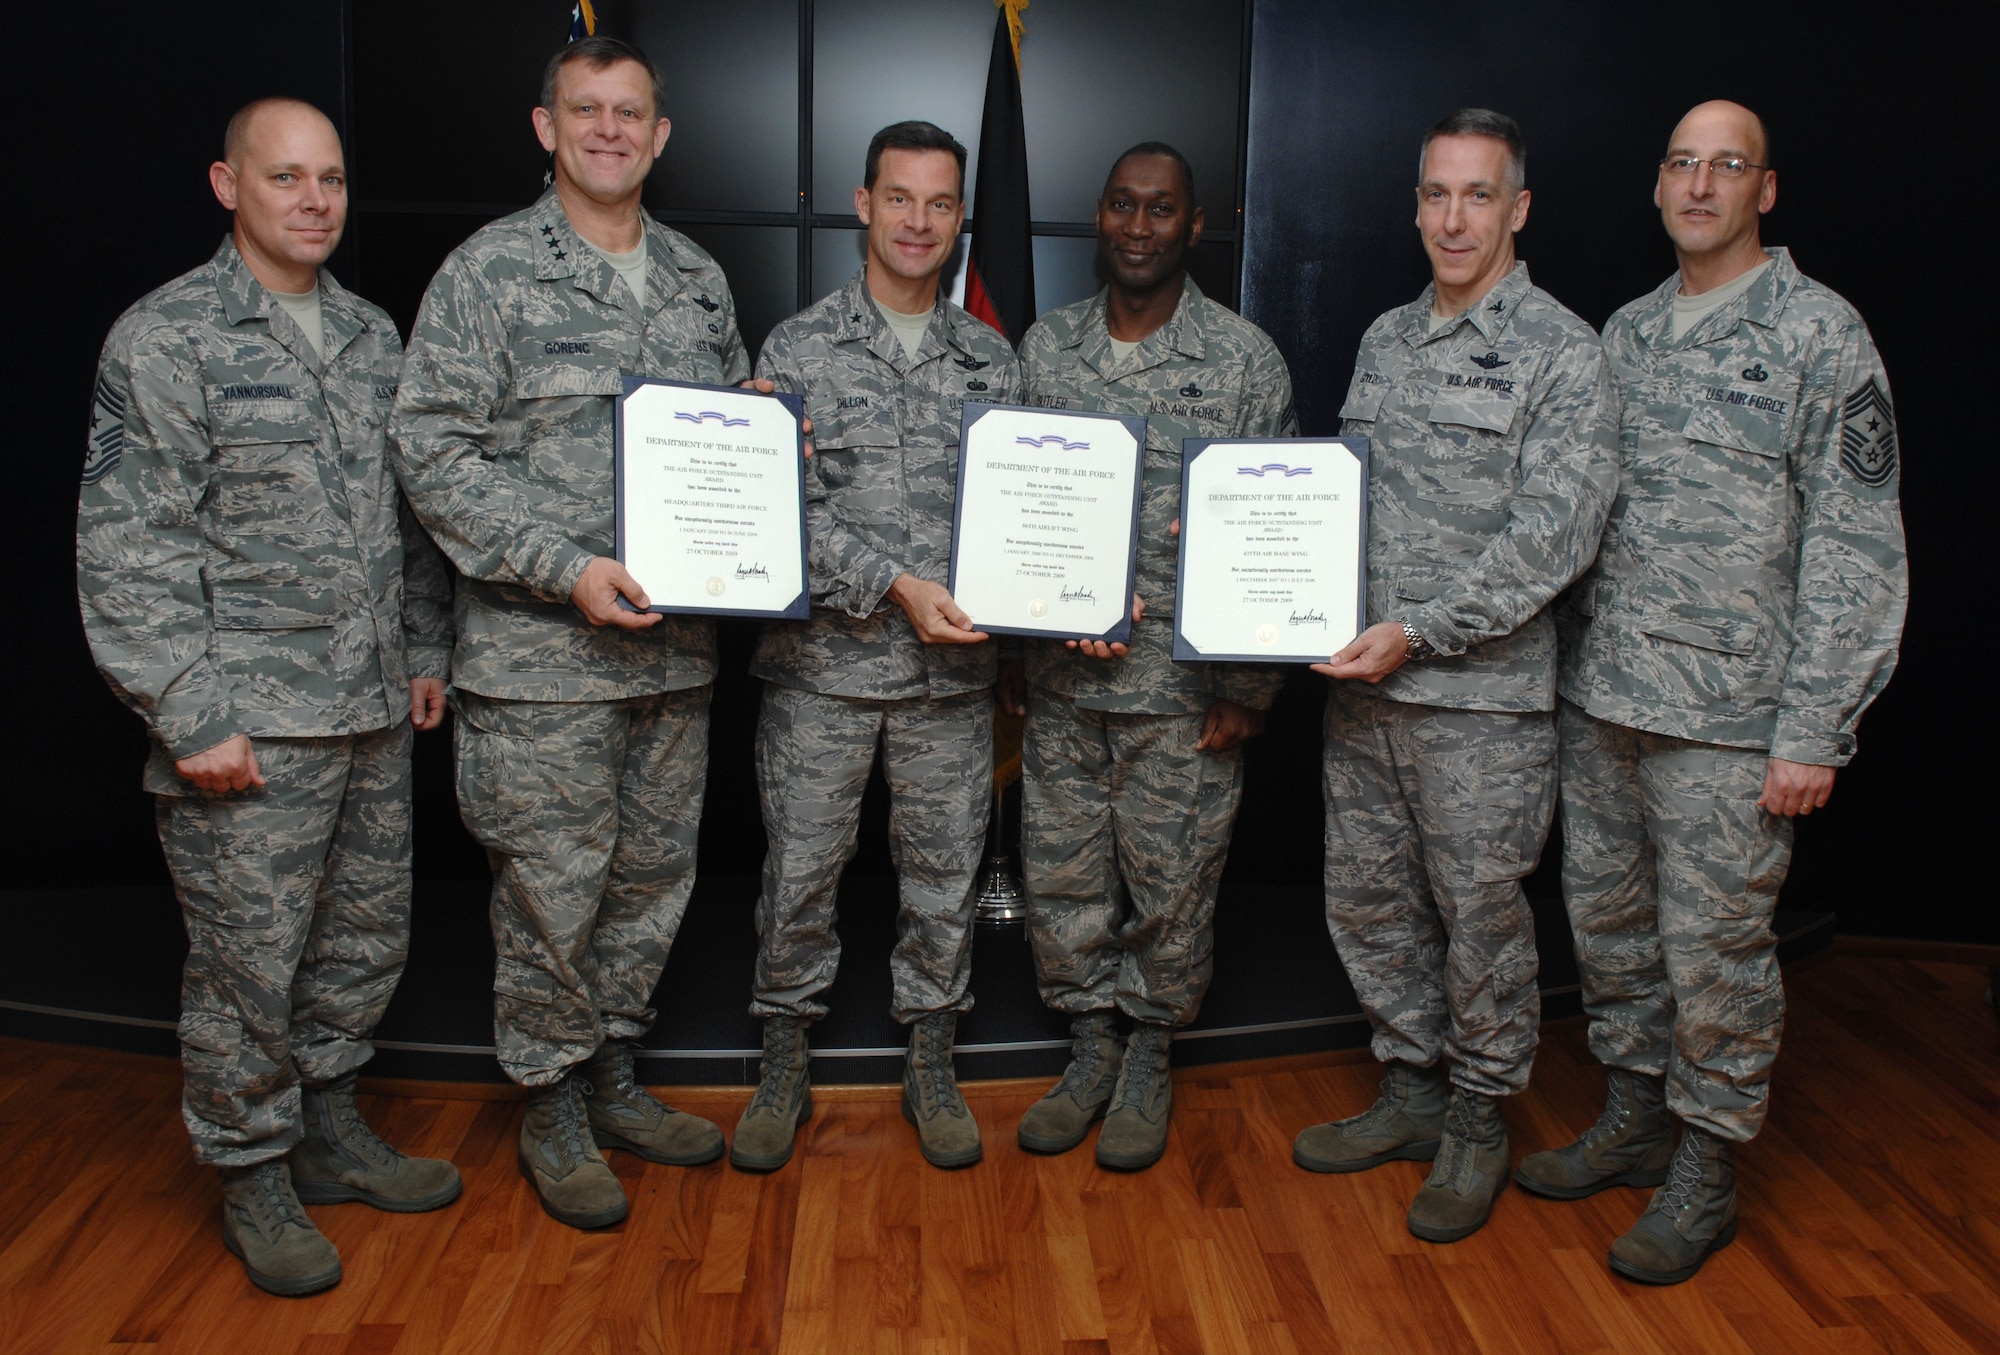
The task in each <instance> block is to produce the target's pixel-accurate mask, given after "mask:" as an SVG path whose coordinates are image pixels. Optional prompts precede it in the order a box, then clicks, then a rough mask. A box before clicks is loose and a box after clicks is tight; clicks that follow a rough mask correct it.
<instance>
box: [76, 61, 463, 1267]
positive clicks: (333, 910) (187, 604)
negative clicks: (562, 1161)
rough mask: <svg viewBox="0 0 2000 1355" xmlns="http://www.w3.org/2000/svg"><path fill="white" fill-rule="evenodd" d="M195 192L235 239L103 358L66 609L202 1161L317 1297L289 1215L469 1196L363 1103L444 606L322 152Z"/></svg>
mask: <svg viewBox="0 0 2000 1355" xmlns="http://www.w3.org/2000/svg"><path fill="white" fill-rule="evenodd" d="M209 184H210V186H211V188H213V190H214V192H215V196H216V199H217V200H218V201H220V202H221V203H222V205H223V206H224V207H225V208H227V209H229V211H230V212H231V213H233V214H234V225H233V227H232V229H231V231H230V234H229V236H228V238H226V239H225V240H223V242H222V245H221V247H220V248H219V249H217V250H216V252H215V257H214V258H212V259H210V260H209V261H208V262H207V263H205V264H203V265H202V266H201V267H199V268H197V269H195V270H194V271H193V272H191V273H187V274H185V275H183V276H181V277H179V278H176V279H175V280H174V281H172V282H170V283H168V284H167V285H166V286H164V287H161V288H160V289H159V290H157V291H155V292H153V293H151V294H150V295H148V296H146V297H145V298H143V299H142V300H141V301H140V302H139V303H138V304H137V305H135V306H133V307H132V308H131V309H130V310H128V311H126V312H125V314H124V315H123V316H121V317H120V318H119V320H118V323H117V324H116V325H114V326H113V327H112V330H111V335H110V337H109V338H108V339H106V340H105V344H104V352H103V356H102V358H101V359H100V361H99V366H98V375H97V388H96V396H95V402H94V404H93V406H92V409H91V426H90V435H89V449H88V453H87V455H86V457H85V460H84V464H83V477H82V478H83V488H82V494H81V499H80V503H79V505H78V512H77V551H76V554H77V592H78V595H79V598H80V600H81V602H82V608H83V622H84V630H85V633H86V634H87V635H88V637H89V640H90V646H91V651H92V654H93V655H94V656H95V658H96V661H97V666H98V668H99V670H100V671H101V672H102V673H103V674H104V677H105V679H106V681H108V682H109V683H110V684H111V687H112V690H113V691H115V692H116V693H117V694H118V696H119V697H120V699H122V700H123V701H124V702H125V704H126V705H128V706H130V707H131V708H132V709H133V710H134V711H135V712H137V713H138V715H139V716H140V718H141V719H143V720H144V721H145V723H146V728H147V732H148V733H149V734H150V735H151V736H152V752H151V756H150V757H149V759H148V761H147V763H146V770H145V786H146V789H147V790H149V791H151V792H152V793H153V794H154V796H155V797H156V809H157V818H158V824H159V832H160V843H161V846H162V847H163V848H164V849H165V852H166V858H167V867H168V869H169V871H170V872H171V874H172V876H173V880H174V888H175V892H176V893H177V894H178V895H179V897H180V902H181V909H182V914H183V918H184V921H185V923H186V926H187V933H188V957H187V964H186V968H185V969H184V971H183V974H182V983H181V1019H180V1042H181V1064H182V1069H183V1073H184V1078H185V1090H184V1094H183V1098H182V1115H183V1118H184V1119H185V1121H186V1123H187V1128H188V1132H189V1134H190V1136H191V1137H192V1139H193V1141H194V1154H195V1159H196V1161H198V1162H202V1163H206V1164H208V1165H211V1166H214V1167H218V1168H220V1169H221V1175H222V1198H223V1211H222V1235H223V1241H224V1243H225V1245H227V1246H228V1248H229V1250H230V1251H231V1252H233V1253H235V1254H236V1255H237V1256H238V1257H240V1258H241V1259H242V1261H243V1264H244V1268H245V1269H246V1270H247V1271H248V1273H249V1276H250V1279H251V1280H252V1281H253V1282H255V1283H256V1284H257V1285H258V1286H259V1287H261V1288H263V1289H266V1290H269V1291H270V1292H272V1293H274V1294H287V1295H296V1294H309V1293H313V1292H315V1291H317V1290H320V1289H325V1288H327V1287H329V1286H330V1285H333V1284H335V1283H338V1282H339V1280H340V1256H339V1253H338V1252H337V1251H336V1250H335V1249H334V1246H333V1244H332V1243H331V1242H330V1241H328V1240H327V1239H326V1237H325V1236H323V1235H322V1234H321V1233H320V1232H319V1230H318V1229H317V1228H315V1227H314V1226H313V1223H312V1220H311V1219H309V1218H308V1217H307V1216H306V1213H305V1210H304V1208H303V1207H302V1204H301V1202H302V1201H303V1202H305V1203H316V1204H317V1203H332V1202H335V1201H340V1200H359V1201H362V1202H364V1203H367V1204H371V1205H374V1206H375V1207H377V1208H379V1209H388V1210H394V1211H397V1212H405V1213H410V1212H417V1211H421V1210H427V1209H436V1208H438V1207H439V1206H441V1205H445V1204H448V1203H450V1202H451V1201H452V1200H454V1199H456V1198H457V1197H458V1193H459V1189H460V1182H459V1175H458V1171H457V1169H456V1168H454V1167H453V1166H452V1165H451V1164H450V1163H449V1162H441V1161H431V1160H426V1159H422V1158H409V1157H404V1156H403V1155H402V1154H400V1153H398V1152H397V1151H396V1150H395V1149H394V1148H391V1147H390V1146H389V1145H388V1144H386V1143H384V1142H383V1141H382V1140H381V1139H379V1138H377V1137H376V1136H375V1134H374V1133H373V1132H371V1131H370V1130H369V1128H368V1126H367V1124H366V1123H364V1122H363V1120H362V1118H361V1115H360V1112H359V1109H358V1107H357V1105H356V1102H355V1096H354V1081H355V1070H356V1069H357V1068H359V1067H360V1066H361V1065H362V1064H363V1063H365V1062H367V1060H368V1059H369V1058H370V1057H371V1056H372V1054H373V1053H374V1050H373V1048H372V1047H371V1046H370V1045H369V1043H368V1037H369V1034H370V1032H372V1031H373V1030H374V1028H375V1024H376V1022H377V1021H378V1020H379V1019H380V1018H381V1015H382V1012H383V1009H384V1008H386V1007H387V1006H388V1005H389V997H390V995H391V994H392V993H393V992H394V991H395V988H396V980H397V979H398V977H399V976H400V975H401V973H402V968H403V959H404V956H405V954H406V953H407V951H408V947H409V930H410V743H411V730H412V728H413V727H414V728H416V729H431V728H434V727H435V726H436V725H437V724H438V723H439V721H440V720H441V719H442V718H443V712H444V688H445V678H446V670H447V664H448V662H449V656H450V645H451V634H450V625H451V623H450V583H449V581H448V576H447V575H446V573H445V570H444V565H443V561H442V559H441V557H440V556H439V555H438V554H437V551H436V549H435V547H433V546H432V545H431V543H430V540H429V539H428V538H427V537H425V536H424V534H423V532H422V531H421V530H420V529H418V528H417V527H416V526H415V525H414V519H412V518H411V517H410V515H409V512H408V510H407V509H406V508H405V507H404V505H403V502H402V499H401V497H400V496H399V495H398V493H397V490H396V482H395V478H394V475H393V473H392V472H391V469H390V466H389V462H388V456H387V448H386V446H385V437H384V433H383V429H384V427H385V426H386V422H387V415H388V411H389V402H390V401H391V400H392V399H393V398H394V396H395V394H396V379H397V372H398V371H399V369H400V367H401V358H402V344H401V342H400V341H399V340H398V338H397V334H396V328H395V326H394V325H393V324H391V323H390V320H389V317H388V316H387V315H385V314H383V313H382V312H381V311H380V310H378V309H376V308H375V307H374V306H371V305H369V304H368V303H367V302H365V301H363V300H361V299H360V298H359V297H356V296H354V295H353V294H352V293H350V292H348V291H347V290H346V289H345V288H343V287H341V285H340V284H339V283H337V282H335V281H334V280H333V275H332V274H330V273H328V272H327V271H326V270H325V268H324V267H323V265H324V264H325V262H326V259H327V256H328V255H330V254H331V253H332V252H333V249H334V246H335V245H336V244H338V243H339V241H340V232H341V226H342V224H343V223H344V222H345V220H346V215H347V173H346V169H345V168H344V165H343V159H342V155H341V148H340V139H339V137H338V136H337V135H336V134H335V132H334V129H333V124H332V123H330V122H328V121H327V120H326V117H325V116H324V115H323V114H322V113H320V111H319V110H318V109H316V108H313V107H312V106H311V105H309V104H304V103H299V102H296V101H293V100H263V101H260V102H258V103H255V104H252V105H250V106H249V107H247V108H245V109H243V110H242V111H241V112H239V113H238V114H237V115H236V116H235V117H234V118H232V119H231V120H230V123H229V129H228V132H227V134H226V136H225V138H224V147H223V158H222V159H221V160H218V161H217V162H216V163H215V164H213V165H211V166H210V167H209Z"/></svg>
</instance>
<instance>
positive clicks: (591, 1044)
mask: <svg viewBox="0 0 2000 1355" xmlns="http://www.w3.org/2000/svg"><path fill="white" fill-rule="evenodd" d="M664 97H665V96H664V91H663V90H662V89H661V86H660V76H659V72H658V70H657V69H656V68H655V67H654V66H653V64H652V62H651V61H650V60H648V59H647V57H646V55H645V53H643V52H641V51H640V50H639V49H638V48H636V47H633V46H631V45H630V44H628V43H624V42H620V41H618V40H616V39H613V38H602V37H592V38H585V39H582V40H580V41H578V42H574V43H572V44H570V45H569V46H567V47H565V48H563V49H562V50H561V51H559V52H557V53H556V54H555V56H554V57H553V58H551V59H550V61H549V64H548V68H547V71H546V73H545V75H544V77H543V83H542V98H541V103H540V104H539V105H538V106H537V107H536V108H535V109H534V112H533V118H534V128H535V135H536V136H537V137H538V138H539V139H540V141H541V143H542V146H543V147H544V148H545V149H547V150H548V151H549V152H550V153H551V155H552V156H553V158H554V162H555V183H554V186H553V187H552V188H551V189H550V191H549V192H547V193H545V194H543V196H542V199H541V201H539V202H537V203H536V204H535V205H534V206H533V207H530V208H529V209H528V210H527V211H525V212H517V213H516V214H514V215H513V216H509V217H503V218H501V219H500V220H499V221H496V222H494V223H493V224H492V225H490V226H487V227H486V228H485V229H483V230H481V231H479V232H478V233H477V234H475V235H474V236H473V237H472V238H471V239H470V240H467V241H466V242H465V243H464V244H463V245H461V246H459V247H458V249H457V250H455V251H454V252H453V253H452V255H451V257H450V258H449V259H447V260H446V261H445V264H444V267H443V268H442V269H441V270H439V272H438V275H437V277H436V279H434V280H433V281H432V283H431V287H430V292H429V294H428V295H426V296H425V297H424V304H423V310H422V312H421V313H420V314H419V315H418V317H417V325H416V330H415V332H414V334H413V335H412V336H411V339H410V354H409V361H408V364H407V366H406V367H405V368H404V372H403V384H402V391H401V394H400V395H399V396H398V397H397V400H396V408H395V414H394V420H393V424H392V433H393V435H394V439H395V444H396V454H397V464H398V469H399V471H400V473H401V475H402V477H403V485H404V489H405V491H406V492H407V493H408V494H409V496H410V502H411V504H412V505H413V506H414V507H415V508H416V510H417V513H418V515H419V516H420V517H422V518H423V519H424V521H425V523H426V524H427V525H428V526H429V527H430V528H431V531H432V532H433V533H434V534H435V535H436V537H437V539H438V543H439V544H440V545H441V546H442V547H443V548H444V551H445V553H446V554H447V555H448V556H450V557H451V560H452V562H453V563H454V564H456V565H457V566H458V568H459V571H460V573H461V574H462V575H463V576H464V577H463V579H462V580H461V581H460V583H459V592H458V622H459V630H458V637H459V638H458V652H457V655H456V658H455V659H454V663H453V670H452V685H453V708H454V710H455V712H456V714H457V729H456V736H455V740H454V747H455V753H456V758H457V768H458V803H459V811H460V813H461V815H462V816H463V817H464V819H465V824H466V828H467V829H468V831H470V832H471V833H472V835H473V836H474V837H475V838H477V839H478V840H479V842H480V844H481V845H482V846H484V847H485V848H486V851H487V857H488V860H489V862H490V863H491V865H492V869H493V901H492V913H493V939H494V945H495V948H496V949H497V951H498V960H497V967H496V969H495V972H494V977H493V989H494V996H493V1025H494V1035H495V1038H496V1042H497V1044H498V1046H499V1054H500V1066H501V1068H502V1069H504V1070H505V1071H506V1073H507V1075H508V1076H509V1077H510V1078H512V1079H513V1080H514V1081H516V1082H518V1083H521V1084H523V1085H524V1086H526V1087H527V1089H528V1113H527V1118H526V1121H525V1122H524V1124H523V1125H522V1128H521V1140H520V1167H521V1171H522V1173H523V1175H525V1176H527V1177H528V1179H529V1180H530V1181H532V1182H533V1183H534V1186H535V1189H536V1191H537V1192H538V1194H539V1196H540V1198H541V1201H542V1207H543V1208H544V1209H545V1210H547V1211H548V1213H549V1214H550V1215H551V1216H552V1217H554V1218H557V1219H560V1220H562V1221H563V1222H564V1223H567V1224H570V1225H572V1226H574V1227H578V1228H595V1227H602V1226H605V1225H608V1224H612V1223H616V1222H618V1221H619V1220H620V1219H622V1218H624V1217H625V1214H626V1208H627V1206H626V1201H625V1192H624V1190H623V1188H622V1187H621V1186H620V1185H619V1184H618V1179H617V1177H616V1176H614V1175H613V1174H612V1171H611V1169H610V1168H609V1167H608V1166H606V1165H605V1163H604V1159H603V1157H602V1156H601V1155H600V1154H599V1152H598V1149H599V1148H600V1147H608V1148H617V1149H621V1150H624V1151H627V1152H633V1153H637V1154H639V1155H640V1156H642V1157H644V1158H646V1159H648V1160H649V1161H653V1162H664V1163H669V1164H672V1165H680V1166H688V1165H694V1164H697V1163H702V1162H709V1161H712V1160H714V1159H715V1158H717V1157H719V1156H720V1155H721V1153H722V1133H721V1131H720V1130H718V1129H717V1128H716V1127H715V1126H714V1125H712V1124H710V1123H709V1122H708V1121H706V1120H703V1119H699V1118H697V1117H696V1116H693V1115H686V1114H683V1113H681V1112H679V1111H676V1110H671V1109H669V1108H668V1107H666V1106H663V1105H661V1104H660V1103H659V1102H658V1101H657V1100H655V1099H654V1098H653V1097H652V1096H651V1095H650V1094H648V1093H647V1092H646V1091H645V1090H644V1089H643V1088H641V1087H639V1086H638V1084H637V1083H636V1082H635V1080H634V1076H633V1058H634V1052H635V1050H636V1047H637V1042H638V1040H639V1038H640V1037H641V1036H643V1035H644V1034H645V1033H646V1032H647V1030H649V1029H650V1028H651V1026H652V1024H653V1018H654V1011H653V1007H652V999H653V990H654V988H655V987H656V986H657V985H658V983H659V981H660V974H661V971H662V969H663V968H664V967H665V965H666V960H667V950H668V947H669V946H671V945H672V943H673V939H674V933H675V932H676V931H677V930H678V929H679V927H680V922H681V916H682V914H683V913H684V912H685V911H686V909H687V901H688V894H689V891H690V890H691V888H692V887H693V884H694V868H695V837H696V831H697V828H698V827H699V824H700V819H701V802H702V791H703V789H704V784H705V780H706V776H707V770H708V693H709V680H710V679H711V677H712V676H713V675H714V671H715V637H714V628H713V626H712V625H711V624H710V623H709V621H708V620H707V619H706V618H697V617H667V616H662V615H660V614H659V613H655V612H647V611H644V610H639V611H631V610H626V609H625V608H623V607H621V606H620V601H621V599H623V600H627V601H629V602H630V603H631V605H632V606H633V607H637V608H641V609H643V608H644V607H646V606H647V598H646V594H645V591H644V590H643V589H642V588H640V586H639V585H638V583H637V582H636V581H635V580H634V579H633V578H632V576H631V575H630V574H628V573H626V571H625V568H624V566H622V565H620V564H619V563H618V561H617V560H616V559H614V558H613V556H612V552H613V549H614V544H615V543H614V539H613V538H614V531H613V523H612V515H613V507H614V503H613V491H612V425H613V413H614V405H615V402H616V398H617V396H618V394H619V392H620V390H621V388H622V387H621V384H620V379H621V378H622V377H623V376H624V375H625V374H627V373H630V374H633V375H638V376H652V377H664V378H667V379H670V380H675V381H699V382H708V383H713V384H720V383H725V382H732V383H733V382H738V381H741V380H742V379H743V378H744V377H746V376H748V375H749V367H750V363H749V358H748V355H747V354H746V353H745V352H744V349H743V341H742V339H741V338H740V337H739V336H738V334H737V331H736V308H735V305H734V303H733V302H732V300H731V298H730V294H729V284H728V283H727V282H726V281H725V280H724V279H723V276H722V270H721V269H720V268H718V267H717V266H716V263H715V261H714V260H713V259H711V258H710V257H709V256H708V255H707V254H705V253H704V252H702V250H701V249H700V248H698V247H697V246H696V245H695V244H694V243H693V242H692V241H690V240H689V239H688V238H687V237H686V236H683V235H681V234H679V233H677V232H675V231H672V230H669V229H667V228H666V227H665V226H662V225H661V224H660V223H659V222H657V221H654V220H653V219H652V218H651V217H650V216H648V215H647V214H646V213H645V212H644V211H643V210H642V209H641V207H640V205H639V197H640V193H641V191H642V189H643V188H644V186H645V180H646V175H647V174H648V173H649V172H650V171H651V170H652V168H653V164H654V162H655V160H656V159H657V158H658V156H659V154H660V152H661V151H662V150H663V149H664V148H665V146H666V144H667V134H668V132H669V130H670V126H669V124H668V121H667V119H666V118H665V117H664V116H662V114H661V101H662V99H663V98H664Z"/></svg>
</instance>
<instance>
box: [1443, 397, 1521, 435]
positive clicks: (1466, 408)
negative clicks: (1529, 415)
mask: <svg viewBox="0 0 2000 1355" xmlns="http://www.w3.org/2000/svg"><path fill="white" fill-rule="evenodd" d="M1519 408H1520V406H1519V405H1518V404H1516V403H1515V401H1514V400H1513V399H1512V398H1510V397H1508V396H1504V395H1488V396H1484V397H1482V396H1477V395H1443V396H1439V397H1438V398H1437V399H1435V400H1432V401H1431V408H1430V421H1431V422H1432V423H1450V424H1457V425H1458V426H1459V427H1461V428H1484V429H1486V430H1488V431H1490V432H1494V433H1504V432H1506V431H1507V430H1508V429H1509V428H1512V427H1513V426H1514V413H1515V411H1516V410H1518V409H1519Z"/></svg>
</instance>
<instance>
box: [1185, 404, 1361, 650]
mask: <svg viewBox="0 0 2000 1355" xmlns="http://www.w3.org/2000/svg"><path fill="white" fill-rule="evenodd" d="M1367 548H1368V439H1366V438H1223V439H1215V440H1212V441H1211V440H1207V439H1201V438H1189V439H1188V440H1187V441H1186V442H1184V443H1183V444H1182V453H1181V555H1180V582H1179V588H1178V591H1177V595H1176V599H1175V606H1174V657H1175V658H1177V659H1228V660H1236V661H1244V662H1253V663H1254V662H1262V663H1325V662H1326V660H1327V657H1328V656H1329V655H1331V654H1332V653H1333V652H1334V651H1335V650H1336V649H1339V648H1340V647H1341V646H1342V645H1344V644H1346V643H1347V642H1348V641H1349V640H1352V639H1353V638H1354V637H1355V636H1356V635H1358V634H1360V633H1361V629H1362V626H1363V625H1364V623H1365V621H1366V607H1367V596H1368V591H1367V582H1368V559H1367Z"/></svg>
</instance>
